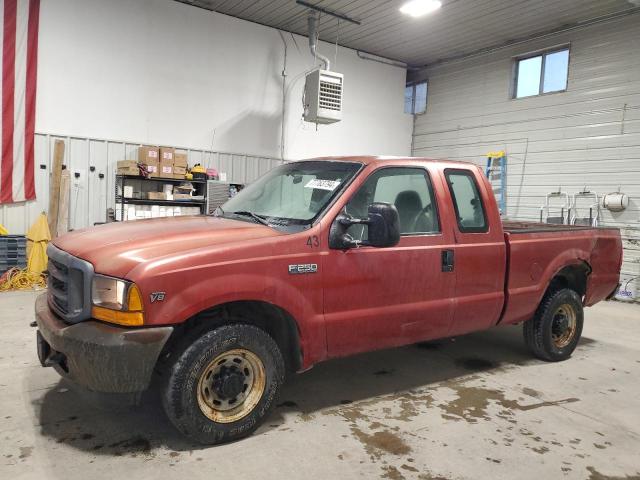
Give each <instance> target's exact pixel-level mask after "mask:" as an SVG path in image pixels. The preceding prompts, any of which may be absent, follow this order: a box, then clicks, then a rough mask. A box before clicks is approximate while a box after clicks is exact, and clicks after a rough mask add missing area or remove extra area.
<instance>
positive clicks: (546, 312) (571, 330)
mask: <svg viewBox="0 0 640 480" xmlns="http://www.w3.org/2000/svg"><path fill="white" fill-rule="evenodd" d="M563 317H564V318H563ZM583 323H584V312H583V309H582V300H581V299H580V296H579V295H578V294H577V293H576V292H575V291H573V290H570V289H568V288H565V289H562V290H555V291H552V292H550V293H548V294H546V295H545V297H544V298H543V300H542V302H541V303H540V306H539V307H538V309H537V310H536V313H535V315H534V316H533V318H531V319H530V320H527V321H526V322H525V323H524V329H523V333H524V340H525V343H526V344H527V347H529V350H531V352H532V353H533V355H534V356H536V357H538V358H539V359H541V360H545V361H547V362H558V361H561V360H566V359H567V358H569V357H570V356H571V354H572V353H573V351H574V350H575V348H576V345H578V342H579V341H580V335H581V334H582V326H583Z"/></svg>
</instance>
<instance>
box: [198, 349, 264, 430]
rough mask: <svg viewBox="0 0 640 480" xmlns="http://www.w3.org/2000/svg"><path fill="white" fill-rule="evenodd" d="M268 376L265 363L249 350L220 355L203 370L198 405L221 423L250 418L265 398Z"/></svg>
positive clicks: (232, 351) (215, 420) (206, 414)
mask: <svg viewBox="0 0 640 480" xmlns="http://www.w3.org/2000/svg"><path fill="white" fill-rule="evenodd" d="M265 385H266V374H265V369H264V365H263V363H262V361H261V360H260V358H258V356H257V355H255V354H254V353H253V352H250V351H249V350H245V349H244V348H237V349H234V350H229V351H227V352H224V353H221V354H220V355H218V356H217V357H216V358H214V359H213V360H212V361H211V362H209V365H207V367H206V368H205V369H204V371H203V372H202V375H200V380H199V381H198V405H199V407H200V410H201V411H202V413H203V414H204V415H205V416H206V417H207V418H209V419H210V420H213V421H214V422H218V423H230V422H235V421H237V420H240V419H241V418H244V417H246V416H247V415H249V414H250V413H251V412H252V411H253V409H254V408H255V406H256V405H257V404H258V402H259V401H260V399H261V398H262V394H263V393H264V389H265Z"/></svg>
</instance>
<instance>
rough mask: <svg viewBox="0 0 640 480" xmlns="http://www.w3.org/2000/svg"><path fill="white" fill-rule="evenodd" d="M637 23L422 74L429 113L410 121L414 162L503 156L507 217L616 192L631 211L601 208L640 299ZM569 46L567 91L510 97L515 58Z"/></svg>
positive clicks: (633, 19)
mask: <svg viewBox="0 0 640 480" xmlns="http://www.w3.org/2000/svg"><path fill="white" fill-rule="evenodd" d="M639 25H640V15H639V14H636V15H632V16H629V17H627V18H625V19H622V20H617V21H615V22H609V23H604V24H600V25H596V26H591V27H588V28H584V29H581V30H575V31H573V32H567V33H563V34H560V35H556V36H553V37H548V38H546V39H539V40H534V41H531V42H529V43H528V44H521V45H519V46H514V47H509V48H507V49H503V50H500V51H498V52H494V53H492V54H488V55H485V56H482V57H477V58H474V59H468V60H466V61H459V62H453V63H449V64H443V65H441V66H439V67H434V68H431V69H428V70H427V71H425V72H424V76H425V78H428V81H429V98H428V106H427V112H426V113H425V114H424V115H420V116H418V117H416V122H415V130H414V137H413V145H414V150H413V153H414V155H420V156H430V157H448V158H454V159H459V160H467V161H472V162H475V163H478V164H480V165H485V164H486V159H485V155H486V153H487V152H489V151H493V150H500V149H504V150H506V151H507V155H508V161H507V164H508V167H507V186H506V190H507V215H508V216H509V217H511V218H521V219H538V218H539V212H540V206H541V205H542V203H543V200H544V195H545V194H546V193H548V192H551V191H556V190H558V188H559V187H560V188H561V189H562V190H563V191H566V192H568V193H570V194H573V193H575V192H577V191H580V190H582V189H583V188H584V187H585V186H586V187H587V188H588V189H590V190H593V191H596V192H598V193H599V194H605V193H609V192H612V191H617V190H618V188H620V189H621V190H622V191H623V192H625V193H627V194H628V195H629V196H630V199H631V202H630V205H629V208H628V209H627V210H625V211H624V212H619V213H613V212H609V211H607V210H604V209H603V210H601V215H602V216H601V219H602V221H601V225H610V226H615V227H619V228H621V233H622V237H623V244H624V249H625V250H624V263H623V267H622V279H623V282H624V283H628V288H629V289H630V290H632V291H634V292H635V296H636V299H640V279H639V277H640V55H638V51H640V28H639ZM562 44H570V45H571V54H570V65H569V83H568V89H567V91H566V92H563V93H556V94H549V95H545V96H542V97H531V98H524V99H517V100H514V99H511V98H510V94H509V92H510V86H511V82H512V69H513V62H514V60H513V58H514V57H515V56H519V55H522V54H526V53H527V52H531V51H536V50H539V49H544V48H547V47H553V46H556V45H562Z"/></svg>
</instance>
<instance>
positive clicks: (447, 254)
mask: <svg viewBox="0 0 640 480" xmlns="http://www.w3.org/2000/svg"><path fill="white" fill-rule="evenodd" d="M442 271H443V272H453V250H443V251H442Z"/></svg>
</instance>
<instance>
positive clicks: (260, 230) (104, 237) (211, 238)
mask: <svg viewBox="0 0 640 480" xmlns="http://www.w3.org/2000/svg"><path fill="white" fill-rule="evenodd" d="M280 235H283V234H282V233H280V232H278V231H276V230H274V229H272V228H270V227H267V226H264V225H259V224H255V223H250V222H244V221H241V220H230V219H225V218H217V217H207V216H192V217H173V218H156V219H149V220H137V221H131V222H117V223H108V224H105V225H99V226H96V227H92V228H86V229H83V230H77V231H74V232H71V233H68V234H66V235H63V236H62V237H59V238H56V239H55V240H54V241H53V244H54V245H55V246H56V247H58V248H60V249H62V250H64V251H66V252H68V253H70V254H71V255H74V256H76V257H79V258H82V259H84V260H86V261H88V262H90V263H91V264H92V265H93V268H94V269H95V271H96V272H97V273H104V274H107V275H113V276H116V277H125V276H126V274H127V273H128V272H130V271H131V269H133V268H134V267H135V266H136V265H138V264H140V263H143V262H147V261H150V260H158V259H160V258H162V257H167V256H171V255H182V254H184V253H185V252H188V251H190V250H195V249H198V248H203V247H216V246H222V245H225V244H229V243H233V244H234V245H236V246H237V245H238V244H239V243H241V242H244V241H250V240H255V239H261V238H269V237H275V236H280Z"/></svg>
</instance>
